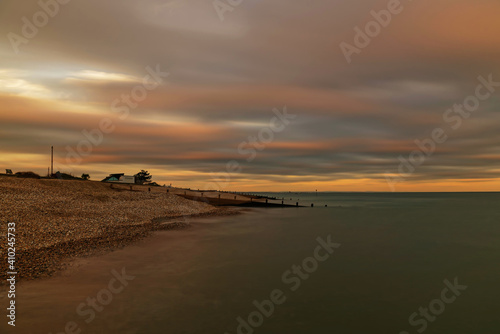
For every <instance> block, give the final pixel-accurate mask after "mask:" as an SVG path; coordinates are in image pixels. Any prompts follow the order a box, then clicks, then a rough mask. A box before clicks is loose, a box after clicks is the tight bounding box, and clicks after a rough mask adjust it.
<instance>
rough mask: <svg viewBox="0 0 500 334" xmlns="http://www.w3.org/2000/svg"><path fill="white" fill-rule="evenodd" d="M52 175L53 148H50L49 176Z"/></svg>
mask: <svg viewBox="0 0 500 334" xmlns="http://www.w3.org/2000/svg"><path fill="white" fill-rule="evenodd" d="M52 174H54V146H51V148H50V175H51V176H52Z"/></svg>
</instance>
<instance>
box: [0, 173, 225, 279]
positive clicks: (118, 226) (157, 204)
mask: <svg viewBox="0 0 500 334" xmlns="http://www.w3.org/2000/svg"><path fill="white" fill-rule="evenodd" d="M134 188H138V190H135V189H134V190H133V191H130V190H129V189H128V187H127V188H124V187H118V186H113V187H111V186H110V184H106V183H102V182H96V181H69V180H56V179H25V178H16V177H7V176H0V212H1V216H0V219H1V225H0V233H1V234H0V235H1V236H2V238H0V240H4V241H5V238H4V237H5V236H7V223H10V222H14V223H15V225H16V232H15V235H16V237H15V238H16V245H15V246H16V268H17V271H18V278H19V279H23V280H30V279H35V278H42V277H49V276H52V275H54V274H55V273H57V272H58V271H60V270H61V269H63V268H64V267H65V266H66V264H68V263H69V262H70V260H71V259H74V258H78V257H84V256H90V255H96V254H99V253H102V252H106V251H110V250H113V249H117V248H121V247H124V246H125V245H127V244H129V243H131V242H134V241H136V240H138V239H141V238H144V237H146V236H148V235H149V234H151V233H152V232H153V231H156V230H168V229H178V228H186V227H189V220H190V218H193V217H200V216H211V215H226V214H233V213H234V211H231V210H228V209H225V208H219V207H214V206H212V205H209V204H207V203H204V202H196V201H190V200H187V199H185V198H182V197H180V196H177V195H175V194H172V193H167V192H166V191H162V188H160V187H159V188H154V189H153V191H151V192H149V191H148V187H134ZM0 253H1V254H6V253H7V242H6V241H5V242H2V243H0ZM6 269H7V263H1V264H0V272H1V273H2V274H1V275H5V272H7V270H6ZM2 281H4V279H3V278H2Z"/></svg>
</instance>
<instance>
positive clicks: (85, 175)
mask: <svg viewBox="0 0 500 334" xmlns="http://www.w3.org/2000/svg"><path fill="white" fill-rule="evenodd" d="M82 179H84V180H85V181H87V180H88V179H90V175H89V174H82Z"/></svg>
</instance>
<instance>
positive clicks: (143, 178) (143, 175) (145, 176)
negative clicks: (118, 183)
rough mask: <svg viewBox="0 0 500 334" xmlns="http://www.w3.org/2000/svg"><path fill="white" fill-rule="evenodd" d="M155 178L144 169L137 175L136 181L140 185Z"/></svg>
mask: <svg viewBox="0 0 500 334" xmlns="http://www.w3.org/2000/svg"><path fill="white" fill-rule="evenodd" d="M152 178H153V176H152V175H151V174H149V172H148V171H147V170H144V169H142V170H141V171H140V172H139V173H137V174H135V180H136V182H137V183H139V184H144V183H149V182H151V179H152Z"/></svg>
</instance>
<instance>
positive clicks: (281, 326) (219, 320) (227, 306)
mask: <svg viewBox="0 0 500 334" xmlns="http://www.w3.org/2000/svg"><path fill="white" fill-rule="evenodd" d="M273 195H275V196H277V197H286V198H287V199H288V200H289V199H290V198H292V200H293V201H295V200H296V199H300V202H301V204H310V203H311V202H314V203H315V207H314V208H310V207H304V208H277V209H257V210H251V211H250V212H247V213H245V214H243V215H238V216H232V217H224V218H213V219H195V220H193V221H192V225H193V227H192V228H191V229H188V230H183V231H172V232H160V233H158V234H156V235H155V236H154V237H152V238H149V239H147V240H144V241H141V242H140V243H137V244H134V245H132V246H129V247H126V248H125V249H122V250H118V251H115V252H112V253H109V254H106V255H103V256H100V257H94V258H88V259H85V261H82V262H79V263H78V266H76V267H75V268H74V269H72V270H71V271H69V272H67V273H65V274H64V275H62V276H59V277H56V278H52V279H49V280H42V281H36V282H27V283H22V284H21V285H20V286H19V287H18V296H17V301H18V312H19V313H18V318H17V327H16V329H15V330H11V329H10V328H8V326H6V322H7V321H6V320H5V319H6V318H5V317H4V316H2V318H4V320H3V321H2V324H0V332H1V333H54V334H56V333H73V332H74V333H79V332H78V331H77V330H81V333H108V334H114V333H120V334H122V333H172V334H178V333H179V334H180V333H186V334H187V333H203V334H212V333H214V334H224V333H229V334H233V333H238V326H240V329H239V332H240V333H245V334H249V333H262V334H270V333H273V334H276V333H290V334H295V333H297V334H298V333H315V334H316V333H317V334H320V333H360V334H361V333H363V334H365V333H384V334H387V333H394V334H399V333H401V332H407V333H419V331H420V332H424V333H429V334H431V333H441V334H442V333H450V334H451V333H453V334H459V333H474V334H477V333H481V334H484V333H495V334H497V333H499V331H500V317H499V316H498V311H499V310H500V289H499V287H498V282H499V279H500V266H499V264H500V242H499V241H500V210H499V203H500V194H497V193H488V194H481V193H477V194H468V193H464V194H425V193H419V194H378V193H364V194H359V193H353V194H351V193H342V194H340V193H320V194H318V195H316V194H315V193H299V194H295V193H294V194H290V193H286V194H273ZM325 204H327V205H328V207H324V205H325ZM329 236H330V239H331V241H332V242H333V243H337V244H340V246H338V245H336V246H335V247H337V248H335V249H334V252H333V254H331V255H330V254H329V253H327V251H325V250H324V249H323V248H320V249H318V245H319V243H318V238H322V239H323V240H325V241H327V240H328V237H329ZM332 250H333V248H332ZM315 253H316V255H317V256H318V257H320V258H321V259H322V260H323V261H318V260H316V259H315V258H314V256H315ZM327 255H329V256H327ZM294 265H295V266H300V267H301V268H300V269H299V271H296V273H294V272H293V268H294V267H293V266H294ZM122 268H125V272H126V274H127V275H129V276H134V278H133V279H131V278H130V280H129V281H127V283H126V284H127V286H125V287H124V288H123V289H118V288H119V287H121V285H120V284H119V283H118V281H113V282H112V285H111V287H110V285H109V284H110V282H111V281H112V280H113V274H112V270H116V271H118V272H121V270H122ZM295 268H297V267H295ZM306 269H307V270H306ZM299 272H300V274H299ZM446 280H447V282H446V283H445V281H446ZM455 280H456V282H455ZM113 284H114V285H113ZM299 284H300V286H299ZM453 284H455V285H459V287H458V288H457V287H455V288H454V289H455V290H453V289H450V288H449V285H453ZM465 286H466V288H465ZM110 289H113V290H115V292H109V290H110ZM444 289H448V290H444ZM117 290H120V291H119V292H117ZM443 290H444V291H443ZM106 291H107V292H106ZM271 295H272V296H273V297H274V300H277V301H279V305H278V304H274V303H273V304H272V306H270V302H265V300H270V299H272V298H271V297H272V296H271ZM110 296H111V297H110ZM278 297H279V298H278ZM88 298H90V301H92V298H97V303H99V300H101V301H103V302H105V303H107V304H106V305H104V306H102V305H101V304H98V305H97V306H98V307H99V308H100V310H99V311H94V313H95V317H93V318H92V317H91V314H92V312H91V311H90V310H91V306H89V304H88V301H89V299H88ZM5 300H6V299H5V296H2V297H0V302H1V303H2V305H4V304H5ZM254 301H256V302H257V304H259V305H264V306H265V307H266V308H265V309H264V311H262V310H261V311H259V307H258V306H256V305H255V304H254ZM263 301H264V303H263V304H262V302H263ZM79 307H80V310H79V312H78V311H77V309H78V308H79ZM101 307H102V308H101ZM2 308H3V307H2ZM3 309H4V308H3ZM271 311H272V312H271ZM262 313H267V315H269V317H267V316H266V315H264V316H261V314H262ZM249 316H250V319H249ZM91 318H92V319H91ZM409 318H412V321H411V323H410V321H409ZM238 319H240V320H238ZM87 321H88V323H87ZM72 322H74V324H73V323H72ZM242 322H244V325H241V323H242ZM68 324H69V325H68ZM251 324H253V325H255V327H254V326H253V325H251ZM66 326H69V327H68V328H69V329H70V330H69V331H68V330H65V327H66ZM73 326H77V327H75V328H76V329H74V328H72V327H73Z"/></svg>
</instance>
